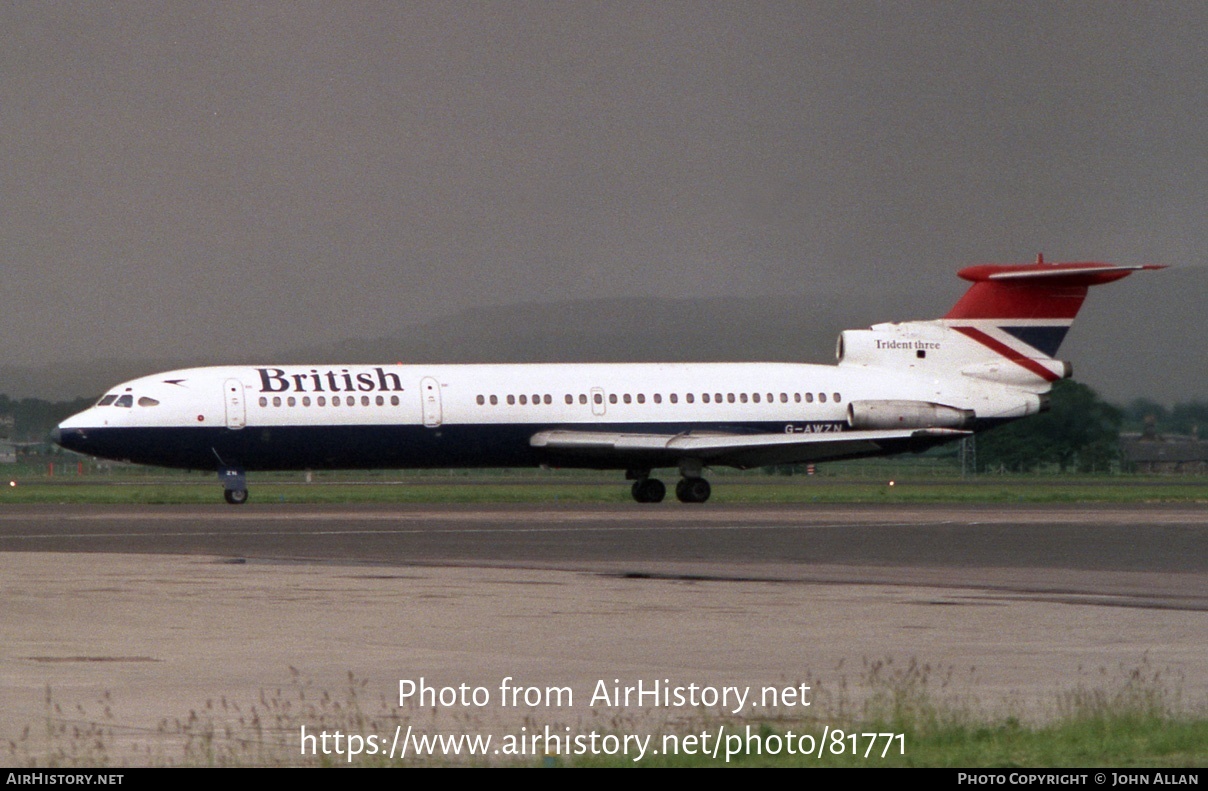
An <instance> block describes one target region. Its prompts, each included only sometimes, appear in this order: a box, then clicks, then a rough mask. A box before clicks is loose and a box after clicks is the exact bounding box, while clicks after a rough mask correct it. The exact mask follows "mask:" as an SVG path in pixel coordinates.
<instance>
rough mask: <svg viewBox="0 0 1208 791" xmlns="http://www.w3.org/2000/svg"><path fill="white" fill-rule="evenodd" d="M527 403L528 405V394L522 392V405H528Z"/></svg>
mask: <svg viewBox="0 0 1208 791" xmlns="http://www.w3.org/2000/svg"><path fill="white" fill-rule="evenodd" d="M527 405H528V396H526V395H525V394H524V393H521V394H520V406H527Z"/></svg>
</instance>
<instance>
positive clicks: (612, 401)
mask: <svg viewBox="0 0 1208 791" xmlns="http://www.w3.org/2000/svg"><path fill="white" fill-rule="evenodd" d="M616 402H617V394H616V393H609V394H608V403H610V404H615V403H616Z"/></svg>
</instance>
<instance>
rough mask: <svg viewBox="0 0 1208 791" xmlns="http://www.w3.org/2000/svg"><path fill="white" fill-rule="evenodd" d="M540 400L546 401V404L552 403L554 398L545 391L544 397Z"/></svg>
mask: <svg viewBox="0 0 1208 791" xmlns="http://www.w3.org/2000/svg"><path fill="white" fill-rule="evenodd" d="M542 400H543V401H545V403H547V404H552V403H554V399H553V398H552V397H551V396H550V394H549V393H546V394H545V397H544V398H543V399H542Z"/></svg>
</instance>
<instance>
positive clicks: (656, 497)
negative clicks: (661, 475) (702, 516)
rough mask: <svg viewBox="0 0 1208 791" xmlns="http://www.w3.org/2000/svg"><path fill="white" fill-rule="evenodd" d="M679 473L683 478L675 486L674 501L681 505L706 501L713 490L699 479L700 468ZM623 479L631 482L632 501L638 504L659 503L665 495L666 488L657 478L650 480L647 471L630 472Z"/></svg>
mask: <svg viewBox="0 0 1208 791" xmlns="http://www.w3.org/2000/svg"><path fill="white" fill-rule="evenodd" d="M681 472H683V473H684V478H683V479H682V480H681V481H680V482H679V483H677V484H676V485H675V497H676V499H677V500H679V501H680V502H681V503H703V502H704V501H706V500H708V499H709V495H710V494H712V492H713V488H712V487H711V486H709V482H708V481H706V480H705V479H704V478H702V477H700V468H699V467H697V468H696V469H690V470H689V471H684V470H682V469H681ZM690 472H695V473H696V474H695V475H692V474H689V473H690ZM625 477H626V478H629V479H630V480H632V481H633V489H632V490H631V491H632V493H633V499H634V500H636V501H638V502H639V503H661V502H662V501H663V498H664V497H666V495H667V487H666V486H664V485H663V482H662V481H660V480H659V479H658V478H651V477H650V471H649V470H630V471H628V472H627V473H626V474H625Z"/></svg>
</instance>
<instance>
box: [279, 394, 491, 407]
mask: <svg viewBox="0 0 1208 791" xmlns="http://www.w3.org/2000/svg"><path fill="white" fill-rule="evenodd" d="M478 397H479V398H482V396H478ZM302 400H303V401H307V402H309V400H310V399H307V398H304V399H302ZM376 403H377V405H378V406H386V399H385V398H383V397H382V396H378V397H377V401H376ZM478 403H480V404H481V403H482V402H481V401H479V402H478Z"/></svg>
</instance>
